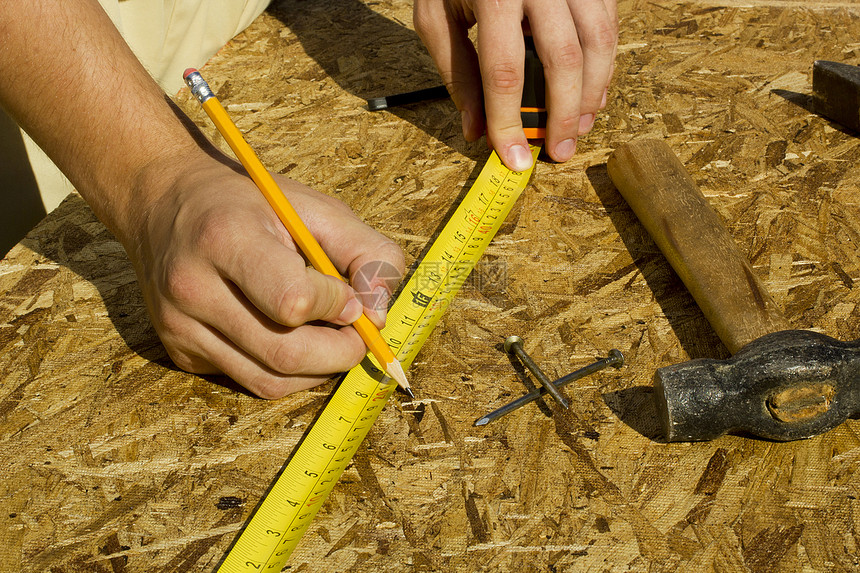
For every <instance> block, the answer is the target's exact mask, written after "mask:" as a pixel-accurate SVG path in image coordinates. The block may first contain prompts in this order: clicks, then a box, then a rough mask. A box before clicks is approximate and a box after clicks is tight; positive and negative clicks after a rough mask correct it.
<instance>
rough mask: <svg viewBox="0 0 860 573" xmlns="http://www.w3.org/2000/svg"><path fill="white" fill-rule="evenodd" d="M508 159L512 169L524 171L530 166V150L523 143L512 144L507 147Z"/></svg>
mask: <svg viewBox="0 0 860 573" xmlns="http://www.w3.org/2000/svg"><path fill="white" fill-rule="evenodd" d="M508 161H510V165H508V167H510V168H511V169H513V170H514V171H525V170H526V169H528V168H529V167H531V166H532V154H531V151H529V150H528V148H527V147H526V146H525V145H520V144H519V143H517V144H514V145H512V146H511V147H510V148H509V149H508Z"/></svg>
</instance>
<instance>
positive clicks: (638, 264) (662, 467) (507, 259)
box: [0, 0, 860, 573]
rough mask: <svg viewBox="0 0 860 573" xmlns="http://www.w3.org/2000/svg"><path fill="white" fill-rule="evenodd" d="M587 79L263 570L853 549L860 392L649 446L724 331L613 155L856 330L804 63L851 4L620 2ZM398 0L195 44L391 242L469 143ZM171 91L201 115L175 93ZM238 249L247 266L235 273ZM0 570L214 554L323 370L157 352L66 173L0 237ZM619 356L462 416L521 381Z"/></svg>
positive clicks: (521, 567) (789, 562) (859, 485)
mask: <svg viewBox="0 0 860 573" xmlns="http://www.w3.org/2000/svg"><path fill="white" fill-rule="evenodd" d="M619 14H620V45H619V48H618V57H617V66H616V69H615V76H614V79H613V83H612V86H611V89H610V92H609V98H608V105H607V107H606V109H605V110H603V112H602V113H601V114H600V115H599V116H598V118H597V122H596V125H595V128H594V131H593V132H592V133H590V134H589V135H588V136H586V137H583V138H581V140H580V142H579V150H578V154H577V155H576V157H575V158H574V159H573V160H571V161H569V162H568V163H566V164H564V165H555V164H551V163H546V162H542V163H540V164H539V165H538V166H537V168H536V171H535V174H534V178H533V182H532V184H531V185H530V187H529V188H528V189H527V190H526V191H525V193H524V195H523V197H522V198H521V200H520V201H519V202H518V204H517V205H516V206H515V208H514V210H513V212H512V213H511V216H510V218H509V220H508V221H507V222H506V224H505V225H504V227H503V228H502V230H501V232H500V233H499V235H498V237H497V238H496V239H495V241H494V242H493V243H492V245H491V246H490V247H489V249H488V251H487V255H486V257H485V259H484V260H483V262H482V263H481V265H480V266H479V267H478V269H477V271H476V273H475V275H474V277H473V278H472V279H470V281H469V283H468V284H467V285H466V288H465V289H464V290H463V292H462V293H461V294H460V296H459V297H458V298H457V299H456V301H455V302H454V303H453V304H452V305H451V307H450V309H449V311H448V313H447V314H446V316H445V317H444V318H443V320H442V321H441V322H440V324H439V326H438V327H437V328H436V330H435V332H434V333H433V335H432V336H431V337H430V339H429V340H428V342H427V344H426V345H425V347H424V349H423V351H422V353H421V354H420V355H419V357H418V360H417V362H416V364H415V365H414V366H413V367H412V369H411V372H410V379H411V381H412V385H413V388H414V389H415V393H416V394H417V396H418V400H417V401H415V402H410V401H408V399H406V398H404V397H403V396H402V395H400V394H398V395H397V396H396V397H395V399H393V400H392V401H391V402H390V403H389V405H388V406H387V407H386V409H385V410H384V412H383V414H382V415H381V417H380V419H379V421H378V422H377V424H376V425H375V427H374V428H373V429H372V430H371V432H370V435H369V436H368V438H367V440H366V441H365V443H364V444H363V446H362V447H361V449H360V450H359V452H358V453H357V455H356V457H355V459H354V462H353V463H352V465H351V466H349V468H348V469H347V470H346V472H345V473H344V475H343V477H342V479H341V480H340V482H339V483H338V485H337V486H336V488H335V489H334V492H333V494H332V495H331V497H330V498H329V500H328V501H327V503H326V504H325V505H324V506H323V508H322V510H321V511H320V513H319V515H318V516H317V518H316V520H315V521H314V523H313V524H312V525H311V528H310V529H309V531H308V533H307V535H306V536H305V538H304V539H303V541H302V542H301V544H300V545H299V548H298V549H297V551H296V552H295V554H294V555H293V557H292V559H291V561H290V564H289V567H288V568H287V569H286V570H287V571H303V572H311V571H327V572H328V571H330V572H336V571H344V572H346V571H349V572H371V571H373V572H389V571H390V572H395V571H396V572H400V571H439V572H460V571H468V572H475V571H517V572H558V571H577V572H579V571H582V572H603V571H607V572H626V571H637V572H638V571H642V572H664V571H706V572H707V571H714V572H752V573H763V572H766V571H791V572H794V571H797V572H801V571H803V572H811V571H816V572H818V571H827V572H837V571H838V572H841V571H857V570H858V568H860V548H858V544H860V502H858V497H860V472H858V467H859V466H860V422H858V421H856V420H849V421H847V422H846V423H845V424H843V425H841V426H839V427H838V428H836V429H834V430H832V431H830V432H828V433H827V434H825V435H823V436H819V437H816V438H813V439H809V440H805V441H800V442H794V443H771V442H766V441H758V440H752V439H749V438H745V437H741V436H724V437H722V438H719V439H717V440H714V441H713V442H708V443H695V444H665V443H662V442H661V441H660V439H659V432H658V428H657V426H656V422H655V420H654V408H653V406H652V402H651V378H652V376H653V373H654V370H655V369H656V368H658V367H660V366H665V365H669V364H674V363H678V362H682V361H686V360H688V359H690V358H700V357H712V358H714V357H716V358H722V357H726V356H727V352H726V350H725V348H724V347H723V346H722V344H721V343H720V341H719V339H718V338H717V337H716V335H714V334H713V331H712V330H711V328H710V326H709V325H708V323H707V322H706V321H705V319H704V318H703V316H702V314H701V313H700V312H699V310H698V308H697V307H696V306H695V304H694V302H693V301H692V299H691V298H690V296H689V295H688V294H687V292H686V290H685V289H684V287H683V285H682V284H681V283H680V282H679V280H678V279H677V278H676V277H675V275H674V274H673V273H672V271H671V269H670V268H669V267H668V265H667V264H666V262H665V260H664V259H663V258H662V256H661V255H660V253H659V252H658V250H657V249H656V247H655V245H654V242H653V241H652V240H651V239H650V238H649V237H648V235H647V234H646V233H645V232H644V230H643V229H642V227H641V226H640V225H639V224H638V222H637V221H636V219H635V217H634V216H633V214H632V212H631V211H630V209H629V208H628V207H627V205H626V204H625V203H624V201H623V199H622V198H621V197H620V195H619V194H618V192H617V191H616V190H615V189H614V187H613V186H612V184H611V182H610V181H609V179H608V176H607V172H606V165H605V163H606V158H607V156H608V154H609V153H610V152H611V150H612V149H613V148H614V147H615V146H616V145H618V144H619V143H621V142H624V141H627V140H630V139H632V138H634V137H656V138H663V139H665V141H667V143H669V145H670V146H671V147H672V149H673V150H674V151H675V152H676V154H677V155H678V156H679V157H680V158H681V160H682V161H683V162H684V164H685V165H686V166H687V168H688V170H689V172H690V173H691V175H692V177H693V178H694V180H695V181H696V183H697V184H698V185H699V186H700V188H701V189H702V190H703V192H704V193H705V195H706V196H707V197H708V198H709V199H710V201H711V202H712V204H713V206H714V208H715V209H716V210H717V212H718V214H719V215H720V216H721V217H722V218H723V219H724V221H725V222H726V225H727V226H728V228H729V230H730V232H731V234H732V236H733V237H734V238H735V240H736V241H737V243H738V245H739V246H740V248H741V250H742V251H743V252H744V253H745V255H746V256H747V257H748V258H749V260H750V262H751V264H752V266H753V269H754V270H755V272H756V273H757V274H758V276H759V277H760V278H761V280H762V281H763V282H764V284H765V285H766V287H767V288H768V290H769V291H770V293H771V294H772V296H773V297H774V299H775V300H776V302H777V303H778V304H779V305H780V306H781V308H782V309H783V310H784V312H785V314H786V316H787V317H788V319H789V321H790V322H791V324H792V325H793V326H794V327H797V328H808V329H813V330H818V331H822V332H825V333H827V334H829V335H831V336H834V337H836V338H840V339H843V340H852V339H854V338H857V333H858V331H860V313H858V303H860V289H856V290H855V289H854V286H856V284H857V282H858V280H860V250H858V246H860V202H858V198H857V197H858V194H860V170H858V161H860V139H858V136H857V134H856V133H850V132H847V131H846V130H844V129H842V128H840V126H838V125H835V124H833V123H831V122H829V121H828V120H826V119H824V118H822V117H819V116H816V115H814V114H813V113H812V112H811V111H810V110H811V105H810V99H809V94H811V91H812V87H811V79H812V75H811V74H812V62H813V61H814V60H815V59H829V60H836V61H843V62H848V63H855V64H856V63H860V43H858V38H860V3H858V2H855V1H845V2H841V1H832V2H812V1H808V0H796V1H795V0H771V1H763V0H750V1H741V0H704V1H702V2H695V3H694V2H677V1H670V0H651V1H645V0H622V1H621V2H620V6H619ZM411 22H412V19H411V3H409V2H406V1H405V0H380V1H375V2H360V1H358V0H320V1H318V2H307V1H303V0H285V1H281V2H276V3H275V4H274V5H273V7H272V8H271V9H270V10H269V11H268V12H266V13H265V14H263V15H262V16H261V17H260V18H259V19H258V20H257V21H256V22H255V23H254V24H253V25H252V27H251V28H249V29H248V30H247V31H245V32H244V33H243V34H241V35H240V36H239V37H237V38H236V39H235V40H234V41H232V42H231V43H230V44H229V45H228V46H227V47H225V48H224V49H223V50H222V51H221V52H220V53H219V54H218V55H216V56H215V57H214V58H213V60H212V61H211V62H210V63H209V64H207V66H206V67H205V68H204V72H205V75H206V77H207V79H208V80H209V82H210V84H211V85H212V87H213V88H214V89H215V91H216V92H217V94H218V96H219V97H220V98H221V100H222V102H223V103H224V105H225V106H226V107H227V109H228V111H229V112H230V114H231V115H232V117H233V118H234V119H235V121H236V123H237V124H238V126H239V127H240V128H241V129H242V131H243V132H244V133H245V134H246V136H247V138H248V140H249V142H250V143H251V145H252V146H253V147H255V148H256V149H257V150H258V152H259V154H260V155H261V157H262V159H263V161H264V163H265V164H266V165H267V166H269V167H270V168H271V169H272V170H274V171H276V172H280V173H285V174H287V175H288V176H290V177H292V178H294V179H297V180H299V181H301V182H303V183H306V184H308V185H311V186H313V187H315V188H317V189H319V190H321V191H323V192H325V193H327V194H330V195H332V196H334V197H337V198H339V199H341V200H343V201H344V202H346V203H347V204H349V205H350V206H351V207H352V208H353V209H354V210H355V212H356V213H357V214H358V215H359V216H360V217H361V218H362V219H364V220H365V221H367V223H368V224H370V225H372V226H373V227H375V228H377V229H379V230H380V231H381V232H382V233H385V234H386V235H388V236H390V237H391V238H393V239H394V240H395V241H397V242H398V244H400V245H401V246H402V248H403V249H404V251H405V252H406V255H407V259H408V263H410V264H411V263H413V262H414V261H415V260H416V258H417V257H418V256H419V254H420V253H421V252H422V250H423V249H424V248H425V247H426V246H427V244H428V242H429V241H431V240H432V238H433V236H434V233H435V232H436V231H437V230H438V229H439V228H440V225H441V224H442V223H443V222H444V220H445V217H446V216H447V215H448V214H449V212H450V210H451V208H452V206H453V205H454V204H455V203H456V201H457V198H458V197H459V196H460V195H461V194H462V193H463V191H464V190H465V189H466V188H467V187H468V185H469V183H470V181H471V180H472V179H473V178H474V175H475V173H476V170H477V169H478V168H479V167H480V165H481V164H482V163H483V161H484V160H485V158H486V157H487V153H488V152H487V149H486V144H485V142H483V141H481V142H477V143H474V144H469V143H466V142H465V141H464V140H463V138H462V135H461V133H460V121H459V114H458V113H457V111H456V109H455V108H454V106H453V104H452V103H451V102H450V101H437V102H433V103H427V104H420V105H413V106H410V107H408V108H403V109H392V110H389V111H383V112H377V113H371V112H368V111H367V110H366V109H365V107H364V99H365V98H368V97H375V96H380V95H385V94H391V93H397V92H403V91H409V90H413V89H419V88H423V87H428V86H432V85H435V84H436V83H438V81H439V80H438V77H437V74H436V72H435V69H434V67H433V65H432V62H431V60H430V58H429V56H428V55H427V53H426V51H425V49H424V48H423V47H422V45H421V43H420V41H419V39H418V37H417V35H416V34H415V33H414V31H413V30H412V23H411ZM176 100H177V103H178V104H179V105H180V106H181V107H182V108H183V109H185V110H186V112H187V113H188V114H189V115H190V116H191V117H192V118H193V119H194V121H195V122H197V123H198V124H199V125H200V126H201V128H202V129H203V130H204V132H205V133H206V134H207V135H208V136H210V137H212V138H213V140H215V141H216V142H218V144H219V145H222V146H223V145H224V144H223V141H221V140H220V138H218V137H217V135H216V134H215V133H214V130H213V128H212V127H211V124H210V123H209V121H208V120H207V119H206V117H205V115H204V114H203V112H202V111H201V110H200V109H199V106H198V105H197V104H196V102H194V101H193V100H192V99H191V98H190V97H189V95H188V93H187V92H180V93H179V94H178V96H177V97H176ZM261 272H263V271H261ZM0 295H2V296H0V476H2V479H0V508H2V511H0V571H4V572H6V571H8V572H42V571H49V572H52V573H72V572H78V571H87V572H97V573H109V572H112V573H137V572H144V571H146V572H150V573H152V572H165V573H167V572H179V571H209V570H212V569H213V568H214V567H215V565H216V564H217V563H218V561H219V560H220V559H221V558H222V556H223V555H224V552H225V551H226V549H227V548H228V547H229V545H230V543H231V541H232V540H233V539H234V538H235V536H236V534H237V532H238V531H239V530H240V529H241V527H242V526H243V524H244V523H245V522H246V520H247V519H248V516H249V515H250V513H251V512H252V510H253V509H254V507H255V506H256V505H257V503H258V502H259V500H260V499H261V496H263V495H264V493H265V492H266V490H267V488H268V487H270V485H271V484H272V483H273V480H274V478H275V476H276V474H277V473H278V471H279V470H280V468H281V467H282V466H283V464H284V462H285V460H286V459H287V458H288V456H289V455H290V454H291V452H292V451H293V450H294V448H295V446H296V444H297V443H298V441H299V440H300V439H301V437H302V435H303V434H304V433H305V432H306V431H307V429H308V427H309V426H310V425H311V424H312V422H313V420H314V418H315V416H316V415H317V414H318V412H319V411H320V409H321V408H322V406H323V404H324V402H325V400H326V398H327V397H328V396H329V395H330V393H331V392H332V390H333V388H334V386H333V382H329V383H327V384H325V385H323V386H321V387H319V388H317V389H314V390H313V391H306V392H302V393H299V394H296V395H293V396H290V397H287V398H285V399H282V400H278V401H275V402H267V401H263V400H260V399H256V398H254V397H251V396H249V395H247V394H246V393H243V392H241V391H240V390H239V389H238V388H237V386H236V385H235V384H233V383H231V382H230V381H229V380H225V379H223V378H219V377H199V376H194V375H191V374H187V373H184V372H181V371H179V370H178V369H176V368H175V367H174V366H172V364H171V362H170V361H169V359H168V358H167V355H166V353H165V351H164V349H163V347H162V346H161V344H160V343H159V340H158V338H157V337H156V335H155V332H154V330H153V329H152V327H151V326H150V325H149V322H148V320H147V316H146V312H145V310H144V304H143V301H142V298H141V295H140V292H139V290H138V287H137V285H136V281H135V275H134V272H133V270H132V267H131V266H130V264H129V262H128V260H127V257H126V255H125V253H124V251H123V249H122V248H121V247H120V245H119V244H118V243H117V242H115V241H114V240H113V238H112V237H111V235H110V234H109V233H108V232H107V231H106V230H105V228H104V227H103V226H102V225H101V224H100V223H99V222H98V221H97V220H96V219H95V218H94V217H93V215H92V213H91V211H90V210H89V208H88V207H87V206H86V204H85V203H84V202H83V201H82V199H81V198H80V197H78V196H72V197H70V198H69V199H68V200H67V201H66V202H65V203H63V204H62V205H61V206H60V208H59V209H58V210H57V211H55V212H54V213H52V214H51V215H50V216H49V217H48V218H47V219H46V220H45V221H44V222H43V223H41V224H40V225H39V226H38V227H37V228H35V229H34V230H33V231H32V232H31V233H30V234H29V235H28V237H27V238H26V239H25V240H24V241H23V242H22V243H21V244H19V245H18V246H17V247H15V249H14V250H13V251H12V252H11V253H10V254H9V255H8V256H7V257H6V259H4V260H3V261H2V263H0ZM512 334H517V335H519V336H521V337H522V338H523V339H524V340H525V349H526V350H527V351H528V352H529V353H530V354H531V355H532V357H533V358H534V359H535V360H536V361H537V362H538V363H539V364H540V365H541V366H542V368H543V369H544V370H545V371H546V372H547V373H548V374H549V375H550V376H551V377H554V376H561V375H563V374H566V373H568V372H570V371H572V370H574V369H576V368H578V367H581V366H583V365H585V364H587V363H589V362H591V361H593V360H594V359H596V358H597V357H600V356H605V355H606V353H607V352H608V351H609V350H610V349H611V348H618V349H619V350H621V351H622V352H623V353H624V354H625V355H626V357H627V363H626V365H625V366H624V367H623V368H622V369H620V370H609V371H604V372H601V373H599V374H597V375H594V376H591V377H589V378H586V379H584V380H582V381H580V382H577V383H576V384H574V385H572V386H569V387H567V389H566V394H567V395H568V396H569V397H570V399H571V403H572V405H571V408H570V409H569V410H568V411H562V410H560V409H559V408H557V407H556V406H555V405H554V404H552V403H534V404H532V405H530V406H528V407H525V408H523V409H521V410H518V411H517V412H515V413H513V414H510V415H509V416H507V417H504V418H502V419H500V420H498V421H496V422H493V423H492V424H490V425H487V426H484V427H474V426H473V425H472V424H473V422H474V420H476V419H477V418H479V417H481V416H482V415H484V414H485V413H487V412H489V411H490V410H493V409H495V408H496V407H498V406H501V405H502V404H504V403H506V402H508V401H510V400H512V399H514V398H516V397H518V396H519V395H521V394H523V393H524V392H525V391H526V389H527V387H528V385H532V386H533V385H535V384H536V381H535V380H534V379H532V378H531V377H530V376H528V375H527V374H526V373H525V372H524V371H523V370H522V368H521V367H519V365H518V364H517V363H515V362H512V361H511V360H510V359H509V358H508V357H507V356H506V355H505V353H504V351H503V350H502V343H503V341H504V340H505V338H506V337H507V336H509V335H512Z"/></svg>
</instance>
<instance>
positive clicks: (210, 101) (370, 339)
mask: <svg viewBox="0 0 860 573" xmlns="http://www.w3.org/2000/svg"><path fill="white" fill-rule="evenodd" d="M183 78H184V79H185V81H186V83H187V84H188V86H189V87H190V88H191V92H192V94H193V95H194V96H195V97H196V98H197V99H198V100H199V101H200V103H201V104H202V105H203V109H204V110H205V111H206V113H207V114H208V115H209V118H210V119H211V120H212V121H213V123H215V126H216V127H217V128H218V131H219V132H220V133H221V135H222V136H223V137H224V139H225V140H226V141H227V143H228V145H230V148H231V149H232V150H233V152H234V153H235V154H236V157H237V158H238V159H239V161H241V163H242V165H243V166H244V167H245V169H246V170H247V171H248V174H249V175H250V176H251V179H253V181H254V183H255V184H256V185H257V187H258V188H259V189H260V191H261V193H262V194H263V196H264V197H265V198H266V200H267V201H268V202H269V204H270V205H271V207H272V209H273V210H274V211H275V213H276V214H277V216H278V218H279V219H280V221H281V222H282V223H283V225H284V227H285V228H286V229H287V231H288V232H289V234H290V236H291V237H292V239H293V241H295V243H296V245H297V246H298V248H299V249H300V250H301V252H302V253H303V254H304V255H305V257H307V258H308V260H309V261H310V262H311V264H312V265H313V267H314V268H315V269H316V270H318V271H319V272H321V273H323V274H325V275H328V276H330V277H334V278H336V279H341V274H340V272H339V271H338V270H337V268H336V267H335V266H334V264H333V263H332V262H331V260H330V259H329V257H328V255H326V253H325V251H323V249H322V247H321V246H320V244H319V243H318V242H317V240H316V238H315V237H314V236H313V234H312V233H311V232H310V230H309V229H308V228H307V226H306V225H305V224H304V222H303V221H302V219H301V218H300V217H299V215H298V213H297V212H296V210H295V209H294V208H293V206H292V205H291V204H290V202H289V200H287V198H286V196H285V195H284V194H283V193H282V192H281V189H280V188H279V187H278V185H277V183H276V182H275V180H274V178H273V177H272V175H271V174H270V173H269V172H268V170H266V169H265V167H264V166H263V164H262V162H261V161H260V160H259V158H258V157H257V155H256V154H255V153H254V151H253V150H252V149H251V147H250V146H249V145H248V144H247V142H246V141H245V139H244V137H243V136H242V133H241V132H240V131H239V129H238V128H237V127H236V126H235V124H234V123H233V122H232V121H231V120H230V117H229V116H228V115H227V112H226V110H224V108H223V106H222V105H221V103H220V102H219V101H218V99H217V98H216V97H215V96H214V94H213V92H212V91H211V89H210V88H209V86H208V84H207V83H206V82H205V80H203V77H202V76H201V75H200V72H198V71H197V70H194V69H188V70H186V71H185V74H184V75H183ZM351 322H352V326H353V327H354V328H355V330H356V331H357V332H358V334H359V335H360V336H361V338H362V340H363V341H364V342H365V344H366V345H367V348H368V349H369V350H370V352H371V353H372V354H373V355H374V357H375V358H376V359H377V361H378V362H379V364H380V366H381V367H382V369H383V370H384V371H385V372H386V373H387V374H388V376H390V377H391V378H392V379H393V380H394V381H395V382H396V383H397V384H398V385H399V386H400V387H401V388H403V390H404V391H405V392H406V393H407V394H409V395H410V396H413V397H414V395H413V394H412V390H411V389H410V387H409V382H408V381H407V379H406V374H405V373H404V372H403V368H402V366H401V365H400V362H399V361H398V360H397V358H396V357H395V356H394V354H393V353H392V351H391V349H390V348H389V346H388V344H387V343H386V342H385V340H384V339H383V338H382V336H381V334H380V332H379V330H378V329H377V327H376V326H375V325H374V324H373V322H371V320H370V319H369V318H368V316H367V315H366V314H365V313H361V314H360V315H359V316H358V317H357V318H355V319H354V320H351Z"/></svg>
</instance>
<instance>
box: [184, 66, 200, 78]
mask: <svg viewBox="0 0 860 573" xmlns="http://www.w3.org/2000/svg"><path fill="white" fill-rule="evenodd" d="M196 71H197V70H196V69H195V68H188V69H187V70H185V73H184V74H182V79H183V80H184V79H185V78H187V77H188V76H190V75H191V74H193V73H194V72H196Z"/></svg>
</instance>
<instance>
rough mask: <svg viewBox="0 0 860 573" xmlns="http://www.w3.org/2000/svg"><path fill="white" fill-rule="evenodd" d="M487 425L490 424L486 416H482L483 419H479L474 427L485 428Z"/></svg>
mask: <svg viewBox="0 0 860 573" xmlns="http://www.w3.org/2000/svg"><path fill="white" fill-rule="evenodd" d="M489 423H490V419H489V418H487V417H486V416H484V417H483V418H481V419H480V420H478V421H477V422H475V425H476V426H486V425H487V424H489Z"/></svg>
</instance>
